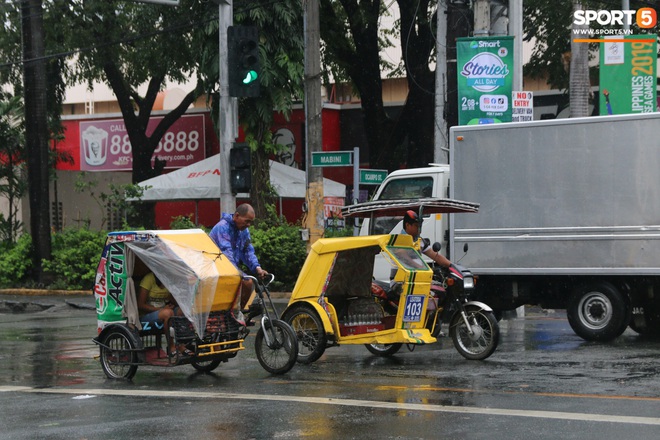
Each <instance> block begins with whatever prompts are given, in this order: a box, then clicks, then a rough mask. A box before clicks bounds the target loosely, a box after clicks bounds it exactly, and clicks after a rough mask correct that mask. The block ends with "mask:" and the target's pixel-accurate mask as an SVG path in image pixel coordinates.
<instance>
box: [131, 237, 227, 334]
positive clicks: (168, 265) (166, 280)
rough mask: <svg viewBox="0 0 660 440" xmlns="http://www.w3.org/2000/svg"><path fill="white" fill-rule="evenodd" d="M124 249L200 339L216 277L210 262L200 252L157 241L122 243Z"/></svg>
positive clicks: (216, 280) (176, 244) (213, 264)
mask: <svg viewBox="0 0 660 440" xmlns="http://www.w3.org/2000/svg"><path fill="white" fill-rule="evenodd" d="M126 246H127V247H128V248H129V249H130V250H131V251H133V252H134V253H135V254H136V255H137V256H138V257H139V258H140V259H141V260H142V261H143V262H144V263H145V264H146V265H147V266H149V268H150V269H151V270H152V271H153V273H154V275H156V276H157V277H158V278H159V279H160V280H161V282H162V283H163V285H165V287H167V289H168V290H169V291H170V293H171V294H172V296H173V297H174V299H175V300H176V301H177V303H178V304H179V307H180V308H181V310H182V311H183V314H184V315H185V316H186V317H187V318H188V319H189V320H190V321H191V322H192V323H193V326H194V328H195V331H196V332H197V334H198V335H199V336H200V337H201V336H203V335H204V329H205V328H206V321H207V319H208V316H209V313H210V311H211V310H210V309H211V304H212V302H213V298H212V296H213V295H214V294H215V288H216V285H217V283H218V277H219V273H218V269H217V267H216V265H215V263H214V261H213V259H211V258H209V257H208V256H206V255H205V254H204V253H203V252H202V251H200V250H197V249H193V248H190V247H186V246H182V245H181V244H178V243H175V242H172V241H170V240H166V239H163V238H160V237H156V238H155V239H151V240H149V241H130V242H126ZM202 295H206V296H211V297H210V298H205V297H203V296H202Z"/></svg>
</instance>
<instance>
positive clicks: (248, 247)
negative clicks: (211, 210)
mask: <svg viewBox="0 0 660 440" xmlns="http://www.w3.org/2000/svg"><path fill="white" fill-rule="evenodd" d="M252 222H254V208H252V206H251V205H249V204H247V203H244V204H242V205H239V206H238V207H237V208H236V212H235V213H234V214H227V213H223V214H222V217H221V219H220V221H219V222H218V223H217V224H216V225H215V226H214V227H213V229H211V232H210V234H209V236H210V237H211V240H213V241H214V242H215V244H216V245H218V247H219V248H220V250H221V251H222V253H223V254H224V255H225V256H226V257H227V258H229V260H230V261H231V262H232V263H234V265H235V266H236V267H238V265H239V263H243V264H244V265H245V266H247V268H248V269H249V270H250V272H252V273H253V274H254V275H256V276H257V277H259V278H261V277H263V276H264V275H266V274H267V273H268V272H266V271H265V270H263V269H262V268H261V265H260V264H259V260H258V259H257V256H256V255H255V254H254V247H253V246H252V243H251V240H250V230H249V229H248V227H249V226H250V225H251V224H252ZM253 289H254V286H253V285H252V280H250V279H247V280H243V282H242V288H241V310H243V309H244V308H245V304H247V302H248V300H249V299H250V296H251V295H252V291H253Z"/></svg>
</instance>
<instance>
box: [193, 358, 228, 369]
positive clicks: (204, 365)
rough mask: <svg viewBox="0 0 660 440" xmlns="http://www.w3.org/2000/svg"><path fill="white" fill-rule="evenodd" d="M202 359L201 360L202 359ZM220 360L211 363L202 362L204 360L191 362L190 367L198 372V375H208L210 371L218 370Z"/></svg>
mask: <svg viewBox="0 0 660 440" xmlns="http://www.w3.org/2000/svg"><path fill="white" fill-rule="evenodd" d="M202 359H203V358H202ZM220 362H221V361H220V359H215V360H212V361H204V360H197V359H195V360H191V361H190V365H192V366H193V367H194V368H195V370H197V371H199V372H200V373H210V372H211V371H213V370H215V369H216V368H218V365H220Z"/></svg>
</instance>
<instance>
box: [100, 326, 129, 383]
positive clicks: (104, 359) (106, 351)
mask: <svg viewBox="0 0 660 440" xmlns="http://www.w3.org/2000/svg"><path fill="white" fill-rule="evenodd" d="M99 342H100V343H101V353H100V355H101V367H102V368H103V372H104V373H105V375H106V376H107V377H108V378H109V379H127V380H130V379H132V378H133V376H135V373H136V371H137V368H138V366H137V353H136V352H135V348H136V347H135V344H134V342H133V339H132V338H131V337H130V335H129V334H128V330H126V329H124V328H121V327H116V328H113V329H112V330H110V331H109V332H108V333H107V334H105V336H103V338H102V339H101V340H100V341H99Z"/></svg>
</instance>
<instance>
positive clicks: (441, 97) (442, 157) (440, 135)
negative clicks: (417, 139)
mask: <svg viewBox="0 0 660 440" xmlns="http://www.w3.org/2000/svg"><path fill="white" fill-rule="evenodd" d="M441 3H442V4H441ZM441 3H438V12H437V13H436V22H437V28H438V31H437V32H436V40H435V47H436V53H437V54H438V55H437V57H436V63H435V134H434V136H433V137H434V138H435V148H434V150H433V162H435V163H449V138H448V136H447V135H448V130H447V120H446V119H445V105H446V103H447V3H445V2H441Z"/></svg>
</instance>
